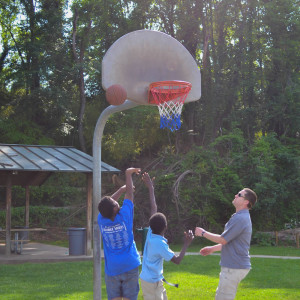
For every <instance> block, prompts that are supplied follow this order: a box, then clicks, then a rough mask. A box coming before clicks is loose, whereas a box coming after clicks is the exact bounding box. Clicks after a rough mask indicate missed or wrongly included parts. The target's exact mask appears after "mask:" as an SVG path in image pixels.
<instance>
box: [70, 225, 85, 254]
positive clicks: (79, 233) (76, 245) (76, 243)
mask: <svg viewBox="0 0 300 300" xmlns="http://www.w3.org/2000/svg"><path fill="white" fill-rule="evenodd" d="M68 236H69V255H85V254H86V229H85V228H69V229H68Z"/></svg>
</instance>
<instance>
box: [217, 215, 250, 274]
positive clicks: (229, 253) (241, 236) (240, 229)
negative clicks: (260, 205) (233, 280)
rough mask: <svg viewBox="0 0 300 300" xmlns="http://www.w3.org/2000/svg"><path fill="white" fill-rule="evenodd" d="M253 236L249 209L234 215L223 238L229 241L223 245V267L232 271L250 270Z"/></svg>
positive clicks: (226, 226) (221, 262)
mask: <svg viewBox="0 0 300 300" xmlns="http://www.w3.org/2000/svg"><path fill="white" fill-rule="evenodd" d="M251 235H252V223H251V218H250V213H249V210H248V209H243V210H240V211H239V212H237V213H235V214H233V215H232V217H231V218H230V219H229V221H228V222H227V223H226V224H225V230H224V232H223V233H222V234H221V236H222V237H223V238H224V239H225V240H226V241H227V244H226V245H222V250H221V261H220V265H221V266H222V267H226V268H231V269H250V268H251V263H250V255H249V248H250V242H251Z"/></svg>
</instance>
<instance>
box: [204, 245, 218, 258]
mask: <svg viewBox="0 0 300 300" xmlns="http://www.w3.org/2000/svg"><path fill="white" fill-rule="evenodd" d="M221 250H222V245H221V244H218V245H214V246H207V247H204V248H202V249H201V250H200V254H201V255H203V256H206V255H210V254H212V253H214V252H216V251H221Z"/></svg>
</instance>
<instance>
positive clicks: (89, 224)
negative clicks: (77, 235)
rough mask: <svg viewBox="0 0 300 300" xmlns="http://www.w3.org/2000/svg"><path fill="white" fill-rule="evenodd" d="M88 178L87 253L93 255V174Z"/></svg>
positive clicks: (88, 175)
mask: <svg viewBox="0 0 300 300" xmlns="http://www.w3.org/2000/svg"><path fill="white" fill-rule="evenodd" d="M86 178H87V187H86V191H87V192H86V220H87V224H86V255H92V220H93V219H92V218H93V197H92V195H93V194H92V193H93V174H92V173H89V174H87V176H86Z"/></svg>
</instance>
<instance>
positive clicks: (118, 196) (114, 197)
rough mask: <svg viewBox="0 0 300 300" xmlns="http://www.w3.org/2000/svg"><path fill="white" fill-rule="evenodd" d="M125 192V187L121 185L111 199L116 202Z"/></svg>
mask: <svg viewBox="0 0 300 300" xmlns="http://www.w3.org/2000/svg"><path fill="white" fill-rule="evenodd" d="M125 192H126V185H123V186H121V187H120V188H119V189H118V190H117V191H116V192H114V194H113V195H111V197H112V198H113V199H114V200H116V201H118V200H119V198H120V197H121V195H122V194H123V193H125Z"/></svg>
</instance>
